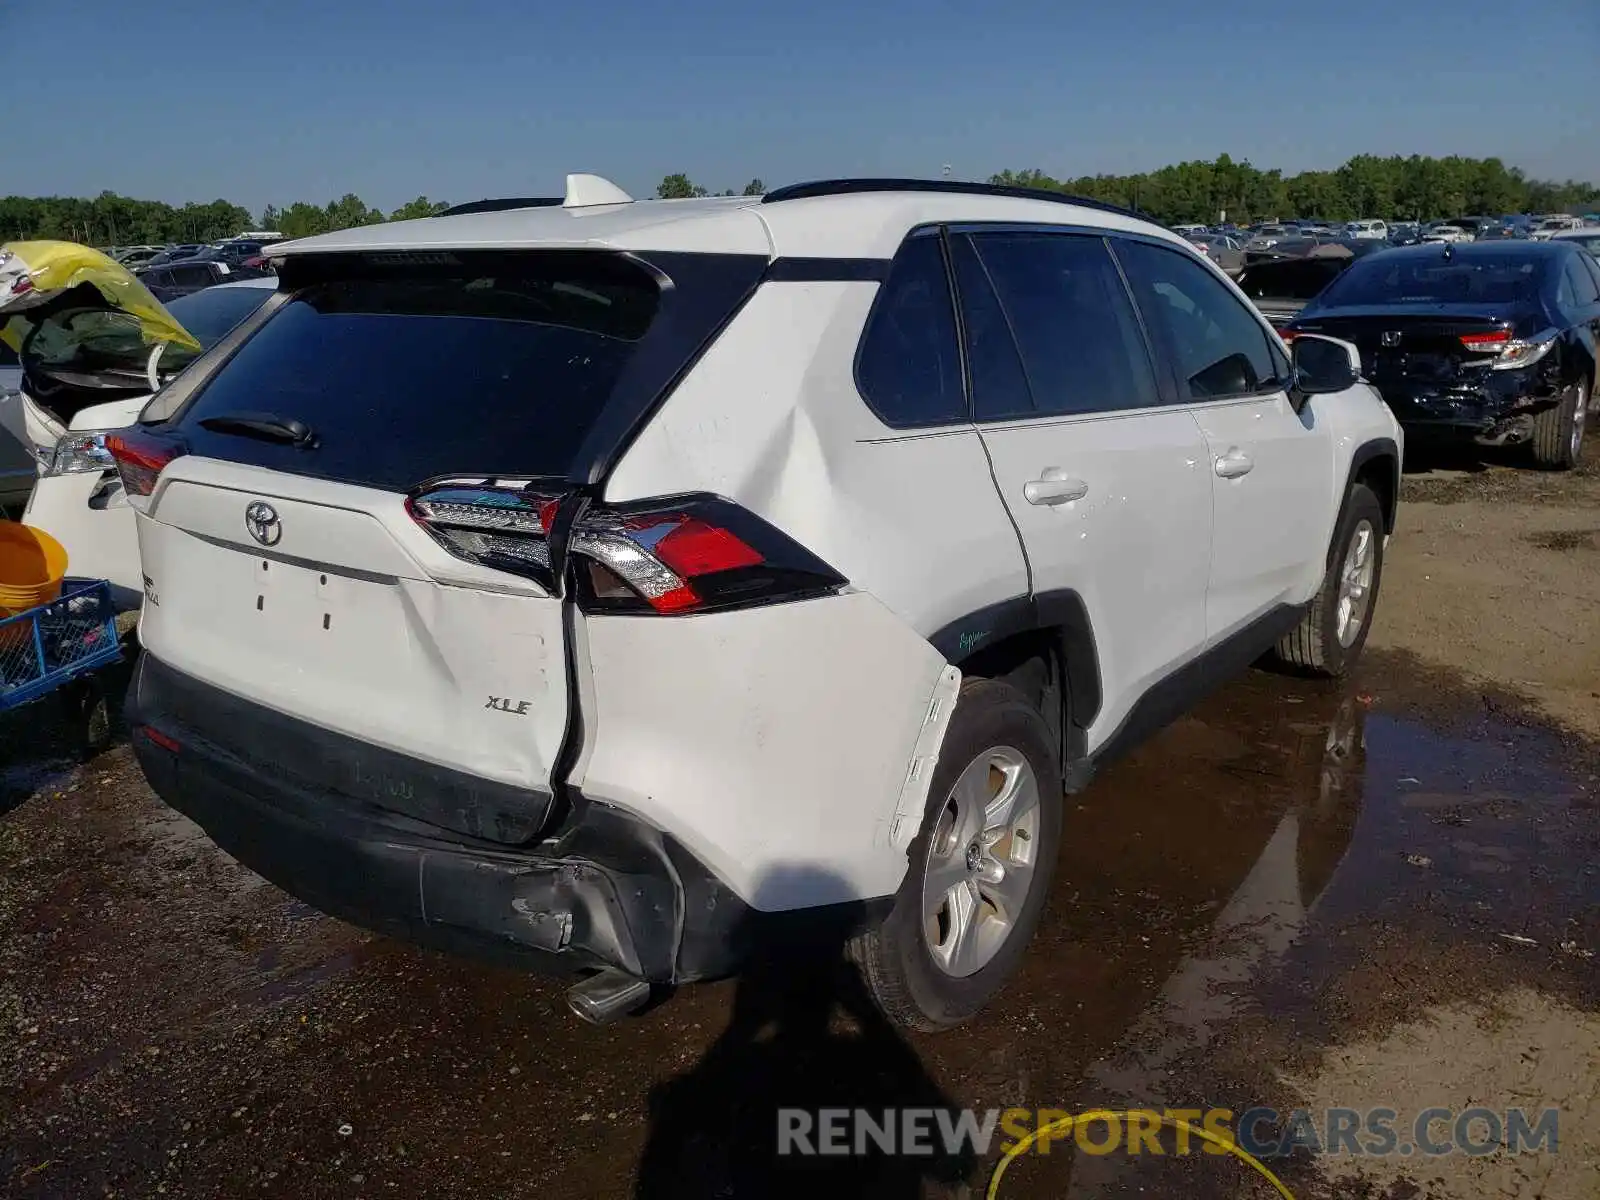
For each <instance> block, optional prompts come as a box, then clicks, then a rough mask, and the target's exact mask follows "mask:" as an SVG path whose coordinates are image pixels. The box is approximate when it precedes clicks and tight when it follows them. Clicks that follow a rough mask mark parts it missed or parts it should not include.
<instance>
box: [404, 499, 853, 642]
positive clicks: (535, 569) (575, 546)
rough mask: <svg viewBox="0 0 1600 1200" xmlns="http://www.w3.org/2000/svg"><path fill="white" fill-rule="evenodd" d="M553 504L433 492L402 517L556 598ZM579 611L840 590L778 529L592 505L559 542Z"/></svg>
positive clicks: (727, 510) (742, 516)
mask: <svg viewBox="0 0 1600 1200" xmlns="http://www.w3.org/2000/svg"><path fill="white" fill-rule="evenodd" d="M559 506H560V501H558V500H557V499H555V498H553V497H550V496H547V495H541V494H539V493H537V492H532V491H519V490H517V489H514V488H503V487H478V488H459V487H448V488H439V489H434V490H430V491H426V492H423V493H421V494H419V495H415V496H413V497H411V498H410V499H409V500H408V501H407V509H408V511H409V512H410V513H411V515H412V517H413V518H414V519H415V520H416V521H417V522H418V523H419V524H421V525H422V526H423V527H424V528H425V529H427V530H428V532H429V533H430V534H432V535H433V537H434V538H435V540H437V541H438V542H439V544H440V545H442V546H443V547H444V548H445V549H446V550H448V551H450V553H452V554H454V555H456V556H457V557H458V558H463V559H466V560H467V561H469V562H476V563H478V564H480V565H482V566H486V567H492V568H494V569H496V570H501V571H509V572H511V573H512V574H515V575H521V576H524V577H526V578H530V579H534V580H537V581H538V582H540V583H541V584H543V585H545V586H546V587H551V588H554V585H555V581H554V578H553V575H552V556H551V553H550V538H551V536H552V531H553V530H554V527H555V525H556V513H557V511H558V509H559ZM566 546H567V548H568V551H569V556H570V559H571V563H572V570H571V572H570V577H571V578H572V580H573V589H574V594H575V596H576V599H577V601H578V604H579V606H580V607H581V608H583V609H584V610H585V611H587V612H603V613H637V614H641V615H656V616H668V615H675V614H680V613H696V612H710V611H718V610H724V609H729V608H742V607H749V606H752V605H757V604H772V603H776V602H779V601H783V600H797V599H804V598H806V597H809V596H817V595H826V594H828V593H830V592H833V591H837V590H838V589H839V588H840V587H842V586H843V585H844V583H845V579H844V577H843V576H841V575H840V574H839V573H838V572H836V571H834V570H833V569H832V568H831V567H829V566H828V565H827V564H826V563H824V562H822V561H821V560H820V559H818V558H817V557H816V556H815V555H813V554H811V553H810V552H809V551H807V550H806V549H804V548H803V547H802V546H799V545H798V544H796V543H795V542H794V541H793V540H792V539H791V538H789V537H787V536H786V535H784V534H783V533H781V532H780V531H779V530H777V529H775V528H773V527H772V526H771V525H769V524H767V523H766V522H765V521H763V520H761V519H760V518H759V517H757V516H755V515H754V514H752V513H749V512H746V511H745V510H744V509H742V508H740V507H738V506H737V505H735V504H732V503H729V502H728V501H726V500H722V499H720V498H718V497H714V496H688V497H681V498H677V499H673V500H667V501H650V502H646V503H644V504H628V505H622V506H618V507H615V508H601V507H598V506H591V507H588V508H587V509H585V510H584V511H583V512H582V513H581V514H580V515H579V517H578V518H577V520H576V521H574V522H573V524H572V528H571V529H570V531H568V533H567V534H566Z"/></svg>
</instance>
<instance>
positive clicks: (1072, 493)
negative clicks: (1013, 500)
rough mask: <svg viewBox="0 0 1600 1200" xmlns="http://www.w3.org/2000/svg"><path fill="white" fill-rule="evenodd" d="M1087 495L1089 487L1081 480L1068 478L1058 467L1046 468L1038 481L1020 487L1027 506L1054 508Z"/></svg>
mask: <svg viewBox="0 0 1600 1200" xmlns="http://www.w3.org/2000/svg"><path fill="white" fill-rule="evenodd" d="M1088 494H1089V485H1088V484H1087V483H1085V482H1084V481H1083V480H1081V479H1071V478H1068V476H1067V473H1066V472H1065V471H1063V470H1062V469H1061V468H1060V467H1046V468H1045V471H1044V474H1043V475H1041V476H1040V477H1039V478H1038V479H1030V480H1028V482H1027V483H1025V484H1023V485H1022V495H1023V498H1024V499H1026V500H1027V502H1028V503H1029V504H1044V505H1050V506H1054V505H1057V504H1065V503H1067V502H1068V501H1069V500H1081V499H1083V498H1084V497H1085V496H1087V495H1088Z"/></svg>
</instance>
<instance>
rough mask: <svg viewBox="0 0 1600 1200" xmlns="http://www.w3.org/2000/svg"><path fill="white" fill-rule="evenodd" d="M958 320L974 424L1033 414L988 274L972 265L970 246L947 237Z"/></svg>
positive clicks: (978, 265)
mask: <svg viewBox="0 0 1600 1200" xmlns="http://www.w3.org/2000/svg"><path fill="white" fill-rule="evenodd" d="M950 252H951V254H952V255H953V256H954V260H955V270H956V291H957V292H958V293H959V294H960V296H961V319H962V323H963V324H964V325H965V326H966V336H967V370H968V371H970V372H971V374H972V409H973V412H974V413H975V414H976V416H977V418H978V420H980V421H982V420H994V419H996V418H998V417H1011V416H1019V415H1028V416H1031V415H1033V414H1034V413H1035V412H1036V411H1037V410H1036V409H1035V408H1034V406H1033V394H1032V393H1031V392H1030V391H1029V390H1028V377H1027V376H1026V375H1025V374H1024V373H1023V370H1022V359H1021V358H1020V357H1019V356H1018V354H1017V343H1016V341H1015V340H1014V339H1013V338H1012V336H1011V326H1010V325H1009V324H1008V323H1007V322H1006V315H1005V312H1004V310H1003V309H1002V308H1001V307H1000V301H999V299H998V298H997V297H996V296H995V294H994V287H993V285H992V284H991V283H990V281H989V273H988V272H987V271H986V270H985V269H984V266H983V264H982V263H981V262H979V261H978V255H977V252H976V251H975V250H974V249H973V248H972V242H971V241H970V240H969V239H967V238H965V237H953V238H951V239H950Z"/></svg>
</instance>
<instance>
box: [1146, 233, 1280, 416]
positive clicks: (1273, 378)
mask: <svg viewBox="0 0 1600 1200" xmlns="http://www.w3.org/2000/svg"><path fill="white" fill-rule="evenodd" d="M1117 255H1118V256H1119V257H1120V258H1121V259H1122V262H1123V265H1124V266H1125V267H1126V268H1127V271H1128V280H1129V282H1130V283H1132V285H1133V291H1134V296H1135V297H1136V298H1137V299H1138V301H1139V309H1140V311H1141V312H1143V313H1144V318H1145V322H1146V323H1147V324H1148V325H1151V326H1152V327H1153V328H1152V332H1153V333H1155V334H1156V335H1157V336H1158V337H1159V339H1160V341H1161V344H1162V345H1163V346H1164V347H1165V348H1166V352H1167V355H1168V357H1169V358H1170V359H1171V361H1172V364H1173V366H1174V368H1175V369H1176V373H1177V376H1178V383H1179V386H1180V387H1182V388H1184V389H1185V390H1186V392H1187V398H1188V399H1192V400H1209V399H1215V398H1216V397H1219V396H1238V395H1248V394H1250V393H1254V392H1259V391H1264V390H1268V389H1273V388H1276V387H1277V386H1278V384H1277V380H1278V377H1279V371H1278V364H1277V363H1276V362H1275V361H1274V359H1273V355H1272V352H1271V350H1270V349H1269V348H1268V344H1267V338H1268V334H1267V331H1266V330H1265V329H1263V328H1262V326H1261V322H1260V321H1259V320H1257V318H1256V317H1255V315H1254V313H1253V312H1252V311H1251V310H1250V309H1248V308H1247V307H1245V305H1244V303H1243V302H1242V301H1241V300H1239V298H1238V297H1236V296H1235V295H1234V294H1233V293H1232V292H1231V291H1229V290H1228V289H1227V288H1226V287H1225V286H1224V285H1223V284H1222V282H1221V281H1220V280H1218V279H1217V277H1216V276H1215V275H1213V274H1212V273H1211V272H1210V271H1209V270H1208V269H1207V268H1205V267H1203V266H1201V265H1200V264H1199V263H1197V262H1195V261H1193V260H1192V259H1190V258H1189V257H1188V256H1187V255H1185V254H1182V253H1180V252H1178V251H1174V250H1164V249H1162V248H1161V247H1159V246H1152V245H1149V244H1147V243H1144V242H1119V243H1118V245H1117Z"/></svg>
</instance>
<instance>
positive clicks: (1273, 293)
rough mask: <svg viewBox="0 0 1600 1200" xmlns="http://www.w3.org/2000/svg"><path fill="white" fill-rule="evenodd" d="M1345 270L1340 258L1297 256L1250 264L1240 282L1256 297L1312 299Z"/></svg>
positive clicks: (1248, 294) (1252, 297)
mask: <svg viewBox="0 0 1600 1200" xmlns="http://www.w3.org/2000/svg"><path fill="white" fill-rule="evenodd" d="M1342 269H1343V263H1342V262H1340V261H1339V260H1336V259H1326V258H1297V259H1292V260H1290V261H1288V262H1273V263H1262V264H1260V265H1259V266H1254V267H1246V268H1245V270H1244V273H1243V274H1242V275H1240V276H1239V278H1238V280H1237V281H1236V282H1237V283H1238V284H1239V289H1240V290H1241V291H1243V292H1244V294H1245V295H1246V296H1249V297H1250V299H1252V300H1263V299H1277V300H1310V299H1311V298H1312V297H1314V296H1316V295H1317V294H1318V293H1319V292H1321V291H1322V289H1323V288H1325V287H1327V286H1328V282H1329V281H1330V280H1332V279H1334V278H1335V277H1337V276H1338V274H1339V272H1340V271H1341V270H1342Z"/></svg>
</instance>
